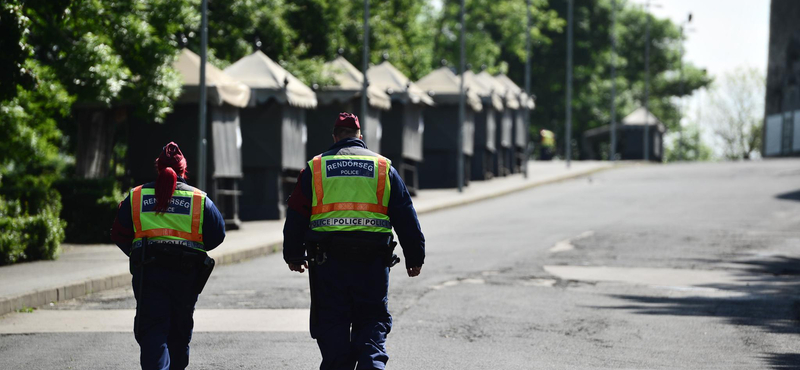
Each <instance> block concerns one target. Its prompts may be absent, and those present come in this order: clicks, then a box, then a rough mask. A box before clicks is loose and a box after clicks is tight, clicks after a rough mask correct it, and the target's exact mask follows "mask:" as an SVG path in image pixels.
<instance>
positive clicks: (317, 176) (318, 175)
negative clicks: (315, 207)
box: [314, 155, 325, 204]
mask: <svg viewBox="0 0 800 370" xmlns="http://www.w3.org/2000/svg"><path fill="white" fill-rule="evenodd" d="M314 190H315V191H316V193H317V204H322V197H323V195H324V194H325V193H324V192H323V190H322V155H318V156H316V157H314Z"/></svg>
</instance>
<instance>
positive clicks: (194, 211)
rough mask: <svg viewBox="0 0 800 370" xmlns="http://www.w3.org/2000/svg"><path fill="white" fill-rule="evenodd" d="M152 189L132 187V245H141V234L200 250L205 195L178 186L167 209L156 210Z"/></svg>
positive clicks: (198, 191) (148, 237) (149, 238)
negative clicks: (164, 210)
mask: <svg viewBox="0 0 800 370" xmlns="http://www.w3.org/2000/svg"><path fill="white" fill-rule="evenodd" d="M155 194H156V193H155V189H153V188H142V186H141V185H139V186H137V187H136V188H134V189H133V190H131V195H130V199H131V212H132V216H133V228H134V239H133V248H137V247H141V245H142V238H144V237H147V239H148V240H150V241H168V242H169V243H170V244H178V245H184V246H187V247H190V248H193V249H197V250H199V251H204V252H205V249H204V247H203V214H204V212H203V210H204V208H205V207H204V204H205V198H206V195H205V193H203V192H202V191H200V190H197V189H193V190H178V189H176V190H175V191H174V192H173V193H172V199H170V202H169V203H170V204H169V207H168V209H167V211H166V212H164V213H156V212H155V206H156V196H155Z"/></svg>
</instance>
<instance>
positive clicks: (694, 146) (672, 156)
mask: <svg viewBox="0 0 800 370" xmlns="http://www.w3.org/2000/svg"><path fill="white" fill-rule="evenodd" d="M701 131H702V130H701V128H700V125H699V124H698V123H697V122H693V123H691V124H689V125H686V126H685V127H684V128H683V133H682V134H680V135H678V134H676V133H673V134H672V135H671V136H673V138H674V140H672V142H671V143H669V144H667V145H665V148H664V157H665V159H666V161H667V162H675V161H708V160H711V159H712V158H713V154H714V153H713V150H712V149H711V147H710V146H709V145H708V144H707V143H706V142H705V141H704V140H703V136H702V132H701Z"/></svg>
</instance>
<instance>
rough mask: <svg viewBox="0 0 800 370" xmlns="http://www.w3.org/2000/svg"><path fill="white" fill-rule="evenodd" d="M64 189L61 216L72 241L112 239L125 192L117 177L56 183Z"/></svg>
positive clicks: (86, 241)
mask: <svg viewBox="0 0 800 370" xmlns="http://www.w3.org/2000/svg"><path fill="white" fill-rule="evenodd" d="M54 186H55V188H56V189H57V190H58V192H59V193H61V199H62V202H61V203H62V205H63V208H62V209H61V219H63V220H64V221H66V222H67V227H66V230H65V233H66V241H67V242H68V243H80V244H88V243H110V242H111V235H110V234H109V230H111V224H112V223H113V222H114V217H116V216H117V205H118V204H119V202H120V201H121V200H122V199H124V194H123V193H122V191H121V190H119V187H118V186H117V184H116V181H115V180H114V179H110V178H107V179H80V178H69V179H63V180H59V181H57V182H56V183H55V184H54Z"/></svg>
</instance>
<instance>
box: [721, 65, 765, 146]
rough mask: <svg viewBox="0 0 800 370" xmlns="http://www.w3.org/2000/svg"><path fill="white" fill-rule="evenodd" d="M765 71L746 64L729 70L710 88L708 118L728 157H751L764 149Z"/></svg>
mask: <svg viewBox="0 0 800 370" xmlns="http://www.w3.org/2000/svg"><path fill="white" fill-rule="evenodd" d="M765 90H766V82H765V78H764V74H763V72H762V71H759V70H758V69H757V68H753V67H745V68H738V69H737V70H735V71H733V72H730V73H726V74H725V76H723V78H722V79H721V80H720V81H718V82H715V83H714V85H713V86H712V89H711V90H710V102H709V108H710V109H709V112H708V115H707V116H708V121H709V122H710V123H711V127H712V130H713V132H714V135H715V136H716V138H717V139H718V140H719V141H720V142H721V144H722V145H721V146H722V150H723V153H722V154H723V156H724V157H725V158H726V159H731V160H737V159H751V158H752V157H753V155H754V154H755V153H758V152H759V151H760V150H761V135H762V132H763V127H764V94H765Z"/></svg>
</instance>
